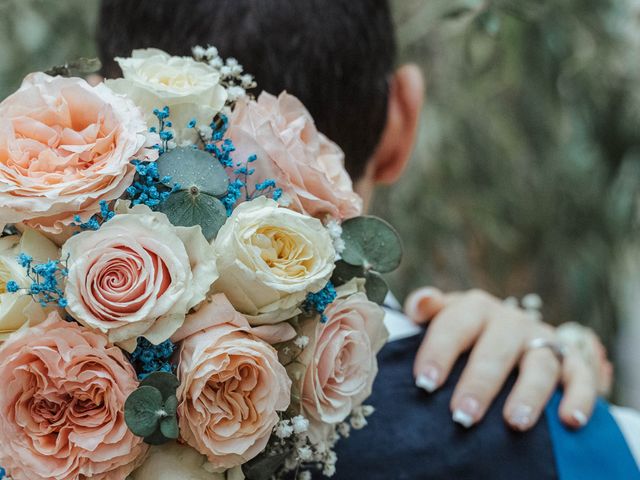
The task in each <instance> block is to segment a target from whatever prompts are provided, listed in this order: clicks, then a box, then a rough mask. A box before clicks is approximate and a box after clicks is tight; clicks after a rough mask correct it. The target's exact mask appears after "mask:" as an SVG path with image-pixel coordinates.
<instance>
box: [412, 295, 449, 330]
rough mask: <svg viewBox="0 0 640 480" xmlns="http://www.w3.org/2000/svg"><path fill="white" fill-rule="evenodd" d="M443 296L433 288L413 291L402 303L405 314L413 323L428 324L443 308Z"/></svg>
mask: <svg viewBox="0 0 640 480" xmlns="http://www.w3.org/2000/svg"><path fill="white" fill-rule="evenodd" d="M444 305H445V303H444V294H443V293H442V292H441V291H440V290H438V289H437V288H433V287H423V288H419V289H418V290H415V291H413V292H412V293H411V294H410V295H409V296H408V297H407V300H406V301H405V302H404V312H405V314H406V315H407V316H408V317H409V318H410V319H411V320H413V321H414V322H415V323H418V324H422V323H427V322H429V321H430V320H431V319H432V318H433V317H435V316H436V315H437V314H438V313H439V312H440V311H441V310H442V308H443V307H444Z"/></svg>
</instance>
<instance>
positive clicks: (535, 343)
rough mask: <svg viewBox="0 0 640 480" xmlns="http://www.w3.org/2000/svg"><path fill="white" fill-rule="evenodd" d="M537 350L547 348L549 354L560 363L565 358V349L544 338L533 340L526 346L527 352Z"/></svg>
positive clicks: (558, 343) (559, 344)
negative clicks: (549, 351)
mask: <svg viewBox="0 0 640 480" xmlns="http://www.w3.org/2000/svg"><path fill="white" fill-rule="evenodd" d="M538 348H548V349H549V350H551V353H553V355H554V356H555V357H556V358H557V359H558V361H559V362H560V363H562V362H563V361H564V358H565V357H566V356H567V349H566V347H565V346H564V345H562V344H561V343H560V342H556V341H554V340H548V339H546V338H541V337H538V338H534V339H533V340H531V341H530V342H529V344H528V345H527V351H529V350H535V349H538Z"/></svg>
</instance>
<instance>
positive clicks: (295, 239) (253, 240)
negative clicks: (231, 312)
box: [214, 197, 336, 325]
mask: <svg viewBox="0 0 640 480" xmlns="http://www.w3.org/2000/svg"><path fill="white" fill-rule="evenodd" d="M215 246H216V252H217V255H218V271H219V272H220V278H219V279H218V280H217V281H216V283H215V284H214V289H215V290H216V291H218V292H222V293H224V294H225V295H226V296H227V298H228V299H229V301H230V302H231V303H232V304H233V306H234V307H235V308H236V309H237V310H238V311H239V312H241V313H243V314H245V315H246V316H247V318H248V319H249V322H250V323H251V324H252V325H261V324H270V323H277V322H280V321H283V320H287V319H290V318H292V317H293V316H295V315H297V314H298V313H300V308H299V307H300V305H301V303H302V302H303V301H304V300H305V298H306V296H307V294H308V293H309V292H317V291H319V290H321V289H322V288H323V287H324V286H325V285H326V283H327V281H328V280H329V278H330V277H331V273H332V272H333V267H334V260H335V255H336V254H335V250H334V248H333V244H332V240H331V237H330V236H329V234H328V232H327V230H326V229H325V228H324V227H323V226H322V223H321V222H320V221H319V220H317V219H315V218H311V217H308V216H306V215H302V214H300V213H297V212H294V211H292V210H289V209H286V208H281V207H279V206H278V204H277V203H276V202H275V201H273V200H271V199H268V198H265V197H259V198H257V199H255V200H251V201H250V202H245V203H242V204H240V205H239V206H237V207H236V208H235V210H234V211H233V214H232V215H231V217H229V219H228V220H227V222H226V223H225V224H224V225H223V226H222V228H221V229H220V231H219V232H218V236H217V238H216V240H215Z"/></svg>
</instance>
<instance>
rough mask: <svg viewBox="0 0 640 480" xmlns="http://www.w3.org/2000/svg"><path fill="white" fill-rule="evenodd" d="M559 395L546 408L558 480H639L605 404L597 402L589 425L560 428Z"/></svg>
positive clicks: (629, 453)
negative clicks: (576, 427) (576, 428)
mask: <svg viewBox="0 0 640 480" xmlns="http://www.w3.org/2000/svg"><path fill="white" fill-rule="evenodd" d="M559 405H560V393H556V394H554V396H553V398H552V399H551V401H550V402H549V404H548V405H547V408H546V415H547V424H548V426H549V433H550V435H551V440H552V444H553V450H554V453H555V459H556V468H557V470H558V476H559V477H560V480H603V479H606V480H609V479H612V480H613V479H616V480H617V479H620V480H623V479H624V480H640V470H639V469H638V465H637V464H636V461H635V459H634V458H633V455H632V454H631V451H630V450H629V447H628V445H627V442H626V441H625V439H624V437H623V436H622V432H620V429H619V428H618V425H617V424H616V422H615V420H614V418H613V417H612V416H611V413H610V412H609V407H608V405H607V403H606V402H603V401H602V400H598V403H597V404H596V407H595V410H594V412H593V417H592V418H591V421H590V422H589V424H588V425H587V426H586V427H584V428H582V429H580V430H571V429H568V428H566V427H565V426H564V425H562V422H561V421H560V418H559V417H558V407H559Z"/></svg>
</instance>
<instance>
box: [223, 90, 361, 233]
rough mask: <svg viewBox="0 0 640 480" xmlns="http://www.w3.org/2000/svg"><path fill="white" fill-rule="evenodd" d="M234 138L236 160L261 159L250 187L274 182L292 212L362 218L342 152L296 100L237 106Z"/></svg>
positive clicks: (265, 98) (284, 96) (264, 97)
mask: <svg viewBox="0 0 640 480" xmlns="http://www.w3.org/2000/svg"><path fill="white" fill-rule="evenodd" d="M229 136H230V137H231V139H232V140H233V143H234V145H235V147H236V153H235V154H234V155H235V157H234V158H240V159H245V158H247V157H249V156H250V155H252V154H256V155H257V156H258V161H256V162H255V163H252V164H251V168H255V170H256V172H255V174H254V175H252V176H251V177H250V182H261V181H263V180H265V179H267V178H272V179H274V180H275V181H276V184H277V186H278V187H280V188H282V189H283V192H284V194H285V197H284V198H286V199H288V200H290V202H291V204H290V205H289V207H290V208H292V209H294V210H296V211H298V212H301V213H306V214H308V215H311V216H313V217H316V218H320V219H324V217H325V216H327V215H329V216H331V217H333V218H336V219H338V220H344V219H347V218H351V217H356V216H358V215H360V214H361V213H362V199H361V198H360V197H359V196H358V195H357V194H356V193H355V192H354V191H353V185H352V183H351V179H350V178H349V175H348V174H347V172H346V170H345V169H344V154H343V153H342V150H340V148H339V147H338V146H337V145H336V144H335V143H333V142H332V141H331V140H329V139H328V138H327V137H325V136H324V135H323V134H321V133H319V132H318V130H317V129H316V126H315V124H314V123H313V119H312V118H311V115H310V114H309V112H308V111H307V109H306V108H305V107H304V105H302V103H301V102H300V101H299V100H298V99H297V98H296V97H294V96H292V95H289V94H288V93H286V92H283V93H281V94H280V96H278V97H277V98H276V97H274V96H273V95H270V94H268V93H266V92H263V93H261V94H260V96H259V97H258V100H257V101H250V102H244V103H238V105H237V106H236V108H235V109H234V111H233V114H232V116H231V120H230V127H229Z"/></svg>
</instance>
